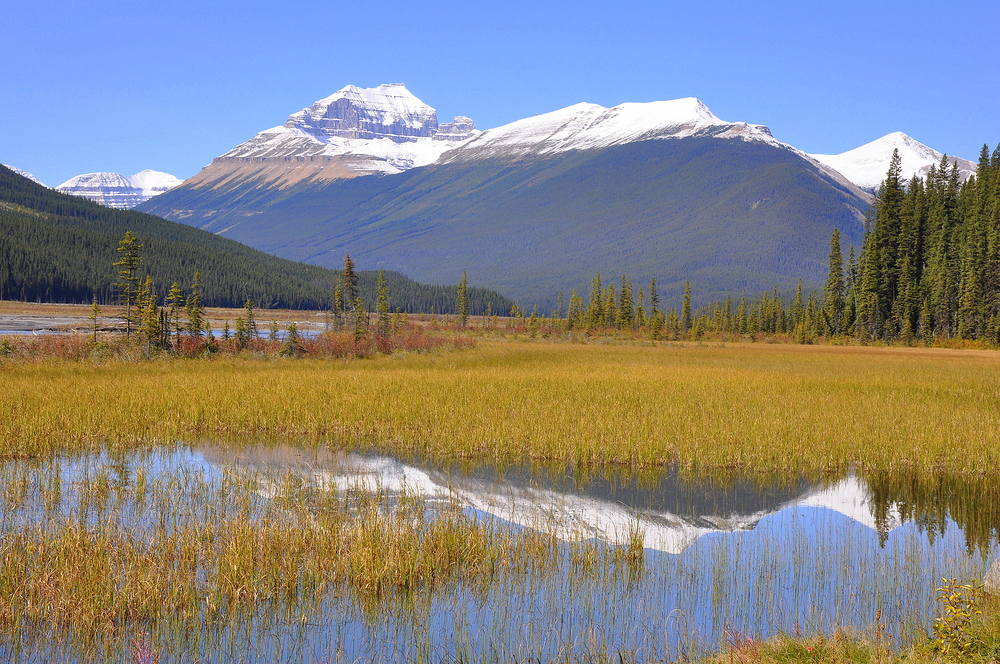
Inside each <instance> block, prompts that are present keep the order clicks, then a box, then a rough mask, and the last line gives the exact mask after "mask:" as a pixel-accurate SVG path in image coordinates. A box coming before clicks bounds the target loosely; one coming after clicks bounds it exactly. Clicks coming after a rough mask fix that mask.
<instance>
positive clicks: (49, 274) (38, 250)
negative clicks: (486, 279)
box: [0, 166, 512, 313]
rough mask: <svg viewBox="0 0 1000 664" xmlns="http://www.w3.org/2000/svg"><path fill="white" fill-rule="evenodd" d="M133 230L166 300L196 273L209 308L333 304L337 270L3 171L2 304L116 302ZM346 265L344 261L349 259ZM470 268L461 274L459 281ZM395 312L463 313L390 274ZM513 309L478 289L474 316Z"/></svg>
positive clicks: (451, 297) (369, 294) (365, 274)
mask: <svg viewBox="0 0 1000 664" xmlns="http://www.w3.org/2000/svg"><path fill="white" fill-rule="evenodd" d="M126 231H132V232H133V233H134V234H135V235H136V236H137V237H138V240H139V242H141V243H142V244H143V245H144V246H143V251H142V259H143V266H142V272H143V273H148V274H150V275H151V276H152V278H153V281H154V283H155V286H156V288H157V290H158V291H161V295H165V294H166V289H167V288H168V287H169V286H170V284H172V283H174V282H177V283H179V284H181V285H182V286H186V285H188V284H190V283H191V281H192V279H193V276H194V273H195V271H196V270H198V271H200V272H201V279H202V282H203V284H204V286H203V292H202V297H203V300H204V302H205V304H207V305H210V306H241V305H242V304H243V303H244V302H245V301H246V300H247V298H248V297H249V298H253V300H254V301H255V302H257V303H258V304H259V305H260V306H265V307H290V308H303V309H325V308H329V307H330V306H331V301H332V293H333V288H334V285H335V284H336V283H337V282H338V280H339V278H340V276H339V273H338V272H337V271H335V270H330V269H326V268H322V267H318V266H315V265H306V264H303V263H296V262H294V261H290V260H286V259H282V258H277V257H275V256H271V255H268V254H266V253H263V252H261V251H257V250H255V249H251V248H250V247H247V246H245V245H242V244H240V243H238V242H235V241H233V240H229V239H226V238H222V237H219V236H217V235H214V234H212V233H208V232H206V231H202V230H198V229H195V228H192V227H190V226H186V225H183V224H178V223H174V222H171V221H166V220H164V219H161V218H159V217H156V216H153V215H149V214H143V213H139V212H134V211H129V210H112V209H109V208H106V207H103V206H101V205H97V204H96V203H91V202H90V201H87V200H84V199H81V198H77V197H73V196H67V195H65V194H60V193H58V192H55V191H53V190H51V189H48V188H46V187H43V186H41V185H39V184H36V183H34V182H32V181H30V180H28V179H27V178H24V177H22V176H20V175H18V174H16V173H14V172H13V171H11V170H10V169H7V168H5V167H2V166H0V299H18V300H27V301H36V300H37V301H46V302H90V301H91V299H92V298H93V297H94V296H95V295H96V297H97V299H98V301H100V302H102V303H105V302H114V301H116V298H117V293H116V292H115V290H114V288H113V285H112V284H113V283H114V281H115V278H116V276H117V268H115V267H113V263H114V262H115V261H116V260H118V255H117V247H118V242H119V241H120V240H121V239H122V237H123V236H124V234H125V232H126ZM340 258H341V259H342V257H340ZM376 275H377V273H376V272H371V271H362V272H359V273H358V277H359V287H360V290H361V295H362V297H363V299H365V301H366V302H374V291H375V280H376ZM460 277H461V271H459V272H458V273H456V274H455V275H454V282H455V283H456V284H457V282H458V280H459V278H460ZM386 280H387V281H388V284H389V289H390V294H391V297H392V306H393V308H396V307H400V308H402V309H403V310H404V311H408V312H427V311H435V312H438V313H450V312H452V311H453V310H454V306H455V295H456V286H428V285H425V284H420V283H417V282H415V281H413V280H411V279H408V278H407V277H405V276H404V275H402V274H399V273H396V272H387V273H386ZM488 304H489V307H490V309H491V310H492V311H495V312H496V311H500V312H505V311H508V310H509V309H510V307H511V304H512V303H511V302H510V300H508V299H507V298H505V297H503V296H501V295H499V294H497V293H495V292H493V291H488V290H485V289H479V288H470V289H469V308H470V311H471V312H472V313H480V312H482V311H485V310H486V309H487V305H488Z"/></svg>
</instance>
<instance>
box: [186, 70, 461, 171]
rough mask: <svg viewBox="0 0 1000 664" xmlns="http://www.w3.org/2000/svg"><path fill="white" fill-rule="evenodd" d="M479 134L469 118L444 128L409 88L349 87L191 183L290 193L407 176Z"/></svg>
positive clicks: (258, 137) (265, 134) (229, 155)
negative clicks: (309, 186)
mask: <svg viewBox="0 0 1000 664" xmlns="http://www.w3.org/2000/svg"><path fill="white" fill-rule="evenodd" d="M477 133H478V132H477V131H476V127H475V124H474V123H473V121H472V120H471V119H470V118H467V117H464V116H459V117H456V118H455V119H454V120H453V121H452V122H447V123H443V124H438V118H437V111H435V110H434V109H433V108H431V107H430V106H428V105H427V104H425V103H424V102H422V101H420V99H418V98H417V97H415V96H414V95H413V94H412V93H411V92H410V91H409V90H407V89H406V86H404V85H403V84H401V83H395V84H388V85H380V86H378V87H375V88H359V87H357V86H354V85H348V86H347V87H345V88H343V89H341V90H338V91H337V92H335V93H334V94H332V95H330V96H329V97H326V98H325V99H321V100H319V101H317V102H316V103H314V104H313V105H312V106H310V107H308V108H304V109H302V110H301V111H298V112H297V113H293V114H292V115H290V116H289V117H288V119H287V120H286V121H285V123H284V124H282V125H279V126H277V127H273V128H271V129H267V130H265V131H262V132H260V133H259V134H257V135H256V136H254V137H252V138H251V139H250V140H248V141H246V142H245V143H242V144H240V145H238V146H236V147H235V148H233V149H232V150H230V151H229V152H226V153H225V154H223V155H221V156H220V157H218V158H216V159H215V160H213V161H212V163H211V164H210V165H208V166H206V167H205V168H204V169H203V170H202V171H201V172H200V173H198V174H197V175H196V176H195V177H194V178H192V180H191V184H192V186H195V187H206V186H207V187H217V186H225V185H229V184H233V183H236V182H254V183H255V184H256V185H257V186H260V187H280V188H286V187H289V186H292V185H294V184H296V183H298V182H301V181H303V180H308V181H314V182H329V181H333V180H342V179H346V178H351V177H357V176H359V175H372V174H376V173H381V174H393V173H400V172H402V171H405V170H409V169H411V168H415V167H417V166H424V165H426V164H430V163H433V162H434V161H436V160H437V159H438V157H440V156H441V154H442V153H443V152H446V151H448V150H451V149H453V148H455V147H456V146H458V145H459V144H461V143H462V142H463V141H465V140H466V139H468V138H470V137H472V136H475V135H476V134H477Z"/></svg>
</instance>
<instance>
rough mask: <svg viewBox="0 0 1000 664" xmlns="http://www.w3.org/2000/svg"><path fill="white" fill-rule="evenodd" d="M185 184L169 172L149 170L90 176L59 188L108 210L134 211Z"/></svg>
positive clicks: (79, 177)
mask: <svg viewBox="0 0 1000 664" xmlns="http://www.w3.org/2000/svg"><path fill="white" fill-rule="evenodd" d="M181 182H182V181H181V180H180V179H179V178H176V177H174V176H173V175H170V174H169V173H160V172H159V171H151V170H149V169H146V170H144V171H142V172H141V173H136V174H135V175H128V176H126V175H122V174H121V173H86V174H84V175H77V176H76V177H75V178H71V179H69V180H67V181H66V182H63V183H62V184H61V185H59V186H58V187H56V191H61V192H62V193H64V194H70V195H72V196H80V197H82V198H87V199H89V200H92V201H94V202H95V203H100V204H101V205H104V206H106V207H110V208H117V209H120V210H130V209H132V208H134V207H135V206H137V205H139V204H140V203H145V202H146V201H148V200H149V199H150V198H152V197H153V196H157V195H159V194H162V193H164V192H165V191H169V190H171V189H173V188H174V187H176V186H177V185H179V184H180V183H181Z"/></svg>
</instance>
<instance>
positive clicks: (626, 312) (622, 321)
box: [615, 274, 635, 329]
mask: <svg viewBox="0 0 1000 664" xmlns="http://www.w3.org/2000/svg"><path fill="white" fill-rule="evenodd" d="M616 314H617V315H616V317H615V327H617V328H618V329H628V328H631V327H632V324H633V323H634V322H635V310H634V308H633V298H632V280H631V279H627V278H626V277H625V275H624V274H623V275H622V283H621V291H620V293H619V295H618V311H617V312H616Z"/></svg>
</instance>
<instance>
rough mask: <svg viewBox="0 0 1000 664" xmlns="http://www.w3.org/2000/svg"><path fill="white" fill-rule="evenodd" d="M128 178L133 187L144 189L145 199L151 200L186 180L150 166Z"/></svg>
mask: <svg viewBox="0 0 1000 664" xmlns="http://www.w3.org/2000/svg"><path fill="white" fill-rule="evenodd" d="M128 180H129V182H131V183H132V186H133V187H136V188H138V189H141V190H142V195H143V196H144V197H145V198H144V199H143V200H149V199H150V198H152V197H153V196H158V195H159V194H162V193H164V192H166V191H170V190H171V189H173V188H174V187H176V186H179V185H180V184H181V183H182V182H184V181H183V180H181V179H180V178H178V177H174V176H173V175H171V174H170V173H162V172H160V171H153V170H150V169H148V168H147V169H146V170H144V171H140V172H139V173H136V174H135V175H130V176H129V178H128Z"/></svg>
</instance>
